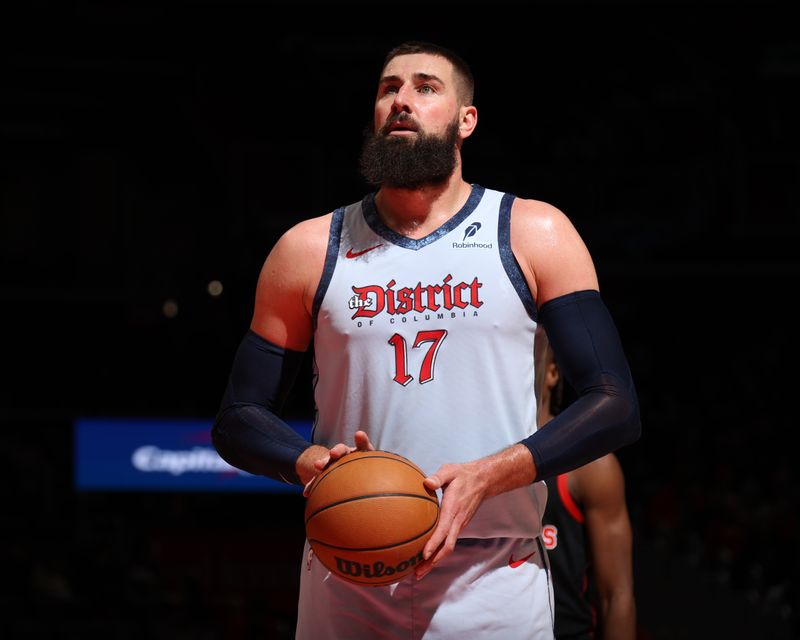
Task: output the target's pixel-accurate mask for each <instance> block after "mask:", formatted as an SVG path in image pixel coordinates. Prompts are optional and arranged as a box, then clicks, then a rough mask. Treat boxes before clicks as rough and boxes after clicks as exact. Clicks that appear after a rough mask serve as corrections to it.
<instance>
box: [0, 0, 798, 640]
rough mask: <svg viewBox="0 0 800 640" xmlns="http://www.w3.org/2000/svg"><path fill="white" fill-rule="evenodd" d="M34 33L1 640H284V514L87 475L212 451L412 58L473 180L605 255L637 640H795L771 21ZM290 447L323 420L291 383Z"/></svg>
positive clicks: (20, 112) (12, 38) (457, 9)
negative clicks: (569, 229)
mask: <svg viewBox="0 0 800 640" xmlns="http://www.w3.org/2000/svg"><path fill="white" fill-rule="evenodd" d="M26 7H27V8H24V9H23V8H19V7H18V8H17V9H16V10H15V11H9V10H7V9H4V10H3V13H4V18H3V19H2V20H0V34H1V35H2V39H1V41H0V51H2V58H1V59H0V60H1V61H2V62H1V64H2V79H1V80H0V83H1V84H0V136H2V138H0V141H1V143H0V167H1V168H2V171H0V247H2V253H1V254H0V255H1V257H0V260H2V262H1V263H0V264H1V265H2V268H1V269H0V301H1V302H2V314H1V315H0V318H2V320H1V324H0V330H2V337H3V357H2V362H3V367H2V373H3V381H2V385H1V386H0V394H2V395H1V396H0V399H1V402H0V427H2V434H3V444H2V446H0V473H2V484H1V485H0V486H2V492H3V498H4V499H3V502H4V506H3V509H2V510H0V528H1V529H2V531H3V534H4V537H5V539H6V542H5V544H4V545H3V548H4V558H3V562H2V564H3V571H2V576H3V578H2V585H3V586H2V590H1V591H0V607H1V608H2V612H3V618H4V621H5V622H4V625H3V627H4V631H3V635H4V636H5V637H20V638H26V637H48V638H52V637H70V638H72V637H79V636H80V637H95V636H97V637H104V638H134V637H136V638H214V639H216V638H226V639H227V638H236V639H238V638H255V637H261V638H289V637H293V635H292V634H293V631H294V616H295V600H296V589H297V574H298V571H299V565H300V562H301V558H300V550H301V546H302V535H303V528H302V498H301V497H300V496H299V494H297V493H296V492H289V493H285V492H284V493H274V492H272V491H271V489H273V488H274V487H271V486H263V487H253V486H246V487H238V486H237V487H232V486H231V485H225V483H224V482H222V481H220V480H219V478H216V479H212V480H210V481H209V482H210V483H211V484H210V485H203V484H202V483H198V484H196V485H192V478H196V477H200V476H198V474H200V473H201V472H200V471H198V468H199V467H197V466H195V467H192V466H191V464H194V463H189V462H186V465H188V466H184V467H183V468H182V471H180V472H177V471H175V468H174V467H172V468H171V469H170V468H167V467H163V468H160V469H159V468H156V467H152V468H151V469H150V472H149V473H150V475H148V476H147V478H148V480H147V481H148V482H152V484H151V485H150V486H141V485H137V484H136V482H137V481H136V480H132V481H131V483H132V484H130V485H128V484H126V482H127V481H126V480H125V479H122V480H119V481H118V484H117V485H114V484H113V482H111V481H109V482H110V484H109V485H108V486H103V484H102V478H103V477H105V476H103V473H106V472H108V473H111V474H113V472H114V470H115V469H116V467H115V465H114V464H113V458H112V457H111V454H110V453H109V454H108V456H106V455H105V454H104V453H103V451H104V450H103V449H102V447H100V445H101V444H103V443H105V442H106V440H105V438H106V437H107V444H108V446H109V447H111V448H113V446H114V442H115V438H119V437H120V436H119V434H120V433H122V431H120V429H121V427H120V424H121V423H119V422H118V421H119V420H120V419H124V421H125V422H124V424H126V425H128V427H129V428H128V430H127V431H125V433H127V434H129V435H130V437H131V438H133V440H135V439H136V438H137V437H139V435H138V434H139V431H138V429H139V428H141V434H143V435H142V436H141V440H142V441H141V443H136V446H139V445H140V444H141V445H157V446H160V447H161V449H160V450H168V449H169V447H170V446H172V447H173V448H179V447H180V446H182V447H183V449H184V451H197V450H200V449H202V448H203V447H204V446H205V447H207V445H208V440H207V438H206V440H205V441H204V440H203V438H204V437H205V435H204V434H205V433H206V431H205V426H204V425H206V424H207V425H209V426H210V422H211V419H212V418H213V415H214V413H215V411H216V408H217V404H218V402H219V399H220V398H221V394H222V391H223V389H224V386H225V383H226V377H227V374H228V370H229V367H230V363H231V361H232V357H233V352H234V350H235V348H236V346H237V344H238V342H239V340H240V338H241V336H242V334H243V333H244V331H245V330H246V328H247V326H248V322H249V318H250V313H251V310H252V309H251V307H252V295H253V292H254V287H255V283H256V278H257V276H258V272H259V269H260V266H261V264H262V262H263V260H264V258H265V256H266V254H267V252H268V251H269V249H270V247H271V246H272V244H273V243H274V242H275V240H276V239H277V238H278V237H279V235H280V234H281V233H282V232H283V231H285V230H286V229H287V228H288V227H289V226H291V225H292V224H294V223H295V222H297V221H299V220H300V219H302V218H305V217H310V216H315V215H321V214H323V213H325V212H327V211H330V210H331V209H333V208H335V207H336V206H339V205H342V204H347V203H350V202H352V201H354V200H356V199H358V198H360V197H361V196H362V195H363V193H364V192H365V191H366V189H367V187H366V185H365V184H364V183H363V181H362V180H361V178H360V177H359V175H358V172H357V156H358V151H359V148H360V144H361V132H362V129H363V127H364V125H365V124H366V123H367V121H368V120H369V119H370V117H371V108H372V100H373V91H374V81H375V79H376V78H377V73H378V71H379V70H380V65H381V62H382V59H383V55H384V54H385V52H386V51H387V50H388V49H389V48H390V47H391V46H393V45H394V44H397V43H399V42H400V41H402V40H405V39H408V38H415V39H432V40H435V41H438V42H442V43H444V44H448V45H450V46H453V47H454V48H456V49H458V50H460V51H461V52H463V54H464V55H465V57H466V58H467V60H469V61H470V62H471V64H472V66H473V70H474V72H475V75H476V77H477V82H478V90H477V95H476V104H477V105H478V107H479V111H480V124H479V127H478V129H477V132H476V134H475V136H473V138H472V139H470V140H469V141H468V143H467V145H466V146H465V156H466V166H467V173H466V178H467V179H468V180H471V181H474V182H478V183H481V184H484V185H487V186H491V187H494V188H498V189H504V190H507V191H511V192H513V193H516V194H518V195H520V196H525V197H533V198H538V199H542V200H546V201H549V202H551V203H552V204H554V205H556V206H558V207H559V208H561V209H562V210H563V211H565V212H566V213H567V215H569V216H570V218H571V219H572V220H573V222H574V223H575V225H576V226H577V228H578V230H579V231H580V232H581V233H582V235H583V236H584V238H585V240H586V242H587V244H588V245H589V247H590V249H591V251H592V253H593V255H594V258H595V261H596V266H597V269H598V274H599V277H600V282H601V289H602V291H603V294H604V297H605V298H606V300H607V302H608V304H609V306H610V307H611V309H612V311H613V313H614V315H615V317H616V319H617V322H618V326H619V328H620V332H621V334H622V336H623V340H624V342H625V344H626V348H627V351H628V355H629V358H630V361H631V365H632V367H633V370H634V375H635V378H636V381H637V386H638V390H639V394H640V399H641V402H642V418H643V436H642V438H641V440H640V441H639V442H637V443H636V444H635V445H633V446H631V447H628V448H626V449H624V450H622V451H620V452H619V453H620V458H621V460H622V463H623V467H624V469H625V472H626V476H627V483H628V485H627V486H628V499H629V506H630V509H631V515H632V518H633V521H634V531H635V552H636V562H635V573H636V590H637V604H638V608H639V621H640V628H641V629H640V636H641V638H644V639H658V640H661V639H662V638H664V639H667V638H669V639H680V638H709V637H727V638H774V639H783V638H796V637H800V594H798V583H797V581H798V575H800V567H799V566H798V558H800V555H798V553H797V544H798V533H799V532H800V523H799V522H798V513H800V510H799V509H798V506H799V505H798V501H799V500H798V495H799V494H798V471H797V462H796V453H795V450H794V448H793V442H794V440H793V439H790V438H791V437H792V435H793V434H792V431H793V430H794V429H795V428H796V427H797V417H796V413H797V411H796V403H797V392H796V380H797V374H796V371H795V370H796V367H797V364H796V363H797V348H796V347H797V345H796V343H797V337H796V332H795V324H796V320H795V314H794V312H793V304H794V301H793V298H795V297H796V292H797V291H798V284H799V283H800V256H799V255H798V249H797V245H798V240H800V222H799V218H798V214H799V213H800V124H799V123H800V119H798V116H797V114H798V113H800V35H798V31H797V28H796V24H795V23H794V22H793V21H792V20H790V19H789V14H788V12H787V11H786V10H785V9H784V7H783V6H782V5H776V4H764V3H725V2H702V3H693V4H688V3H687V4H682V3H679V2H661V3H648V4H638V3H633V2H616V3H615V2H602V1H598V2H591V3H580V2H567V3H556V2H548V3H542V4H528V3H522V2H520V3H509V2H505V3H504V2H499V3H498V2H492V3H485V4H480V3H466V4H461V3H451V2H438V3H434V4H431V3H428V4H415V3H403V4H398V3H393V4H387V5H377V4H371V3H363V4H357V3H350V4H337V3H324V4H318V5H312V4H309V3H299V4H281V5H270V4H267V3H258V2H238V3H236V2H218V1H214V0H207V1H205V2H200V1H190V0H187V1H186V2H174V3H163V4H162V3H158V4H152V5H145V4H134V3H99V2H81V3H63V4H58V5H48V4H44V3H31V4H29V5H26ZM285 415H286V416H287V417H289V418H292V419H294V420H296V421H298V424H300V425H302V424H303V423H305V422H307V421H308V420H309V419H310V418H311V417H312V415H313V401H312V395H311V385H310V358H307V360H306V363H305V368H304V370H303V372H302V374H301V379H300V380H299V381H298V383H297V385H296V386H295V391H294V394H293V396H292V398H291V399H290V401H289V404H288V406H287V407H286V411H285ZM154 420H155V421H157V422H156V423H155V425H156V429H155V432H154V433H155V434H156V435H154V436H153V438H152V439H150V435H147V437H145V435H144V434H149V433H151V432H150V431H148V429H149V428H151V427H152V426H153V424H154V423H153V421H154ZM81 424H83V425H84V426H86V425H89V426H92V425H94V426H95V427H97V425H100V427H99V429H100V430H99V431H98V430H97V429H95V430H94V431H87V432H86V434H85V436H86V438H87V440H84V441H82V443H79V442H78V440H77V437H78V435H79V434H78V431H79V426H80V425H81ZM103 425H105V426H103ZM187 425H188V427H187ZM173 428H174V429H180V428H188V431H185V432H181V433H183V435H181V436H177V435H172V432H171V431H170V429H173ZM176 433H177V432H176ZM126 437H127V436H126ZM159 438H163V441H161V440H159ZM171 438H172V439H171ZM180 438H183V440H180ZM179 442H182V443H183V444H182V445H179V444H177V443H179ZM92 445H96V446H97V447H100V448H98V449H97V450H92V449H91V446H92ZM86 446H89V447H90V449H88V450H83V449H81V447H86ZM109 450H110V449H109ZM81 451H83V452H84V454H85V455H84V456H83V457H82V456H81ZM87 451H88V453H87ZM142 455H144V454H142ZM198 455H200V454H198ZM201 457H202V456H201ZM123 458H124V456H123ZM95 463H96V465H99V466H100V467H102V466H103V464H106V466H107V467H110V468H111V471H109V470H108V468H106V469H100V470H99V471H98V469H95V468H94V467H93V469H92V470H89V471H87V470H86V469H84V468H83V466H82V465H86V464H90V465H91V464H95ZM165 464H166V463H165ZM197 464H200V465H201V466H202V464H201V463H197ZM81 473H89V474H90V476H81ZM92 473H94V474H99V475H91V474H92ZM192 474H195V475H194V476H193V475H192ZM217 475H219V474H217ZM222 475H223V476H225V474H222ZM230 475H231V474H227V476H226V477H228V478H229V477H230ZM130 477H131V478H133V477H134V476H133V475H131V476H130ZM137 477H139V476H137ZM203 477H205V478H209V477H211V476H209V475H208V474H206V476H203ZM82 478H83V480H81V479H82ZM87 478H88V479H87ZM98 478H99V480H98ZM184 480H187V481H188V483H187V484H182V481H184ZM93 482H96V484H93ZM214 482H217V483H218V485H216V486H215V485H214V484H213V483H214ZM220 483H221V484H220ZM223 485H225V486H223ZM6 633H8V634H9V635H7V636H6Z"/></svg>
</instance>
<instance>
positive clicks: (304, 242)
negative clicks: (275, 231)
mask: <svg viewBox="0 0 800 640" xmlns="http://www.w3.org/2000/svg"><path fill="white" fill-rule="evenodd" d="M332 216H333V214H331V213H327V214H325V215H322V216H317V217H315V218H308V219H306V220H302V221H301V222H298V223H297V224H295V225H293V226H292V227H290V228H289V229H288V230H287V231H285V232H284V233H283V235H281V237H280V238H279V239H278V242H277V243H275V247H274V248H273V251H272V252H273V253H281V254H289V255H297V254H303V255H305V257H312V256H314V255H316V254H319V253H320V252H321V253H322V257H323V259H324V257H325V251H326V250H327V247H328V234H329V232H330V228H331V218H332Z"/></svg>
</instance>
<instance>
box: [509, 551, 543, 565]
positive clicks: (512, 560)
mask: <svg viewBox="0 0 800 640" xmlns="http://www.w3.org/2000/svg"><path fill="white" fill-rule="evenodd" d="M535 553H536V552H535V551H534V552H533V553H529V554H528V555H527V556H525V557H524V558H520V559H519V560H514V554H513V553H512V554H511V557H510V558H509V559H508V566H509V567H511V568H512V569H516V568H517V567H521V566H522V565H523V564H525V562H526V561H527V560H528V558H530V557H532V556H533V555H534V554H535Z"/></svg>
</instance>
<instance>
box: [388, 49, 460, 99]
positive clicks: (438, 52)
mask: <svg viewBox="0 0 800 640" xmlns="http://www.w3.org/2000/svg"><path fill="white" fill-rule="evenodd" d="M414 53H429V54H431V55H434V56H440V57H442V58H444V59H445V60H447V61H448V62H450V64H452V65H453V68H454V69H455V71H456V76H457V78H458V80H459V81H460V83H461V87H460V92H459V93H460V97H461V100H462V102H463V103H464V104H465V105H471V104H472V100H473V98H474V97H475V77H474V76H473V75H472V70H471V69H470V68H469V65H468V64H467V62H466V61H465V60H464V58H462V57H461V56H460V55H458V54H457V53H456V52H455V51H453V50H452V49H448V48H447V47H443V46H441V45H438V44H434V43H433V42H425V41H423V40H408V41H406V42H403V43H402V44H399V45H397V46H396V47H395V48H394V49H392V50H391V51H389V53H387V54H386V59H385V60H384V61H383V68H384V69H385V68H386V65H388V64H389V62H391V61H392V60H393V59H394V58H396V57H397V56H408V55H412V54H414Z"/></svg>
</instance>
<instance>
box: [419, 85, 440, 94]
mask: <svg viewBox="0 0 800 640" xmlns="http://www.w3.org/2000/svg"><path fill="white" fill-rule="evenodd" d="M417 91H419V92H420V93H436V89H434V88H433V87H432V86H431V85H429V84H423V85H420V86H419V88H418V89H417Z"/></svg>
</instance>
